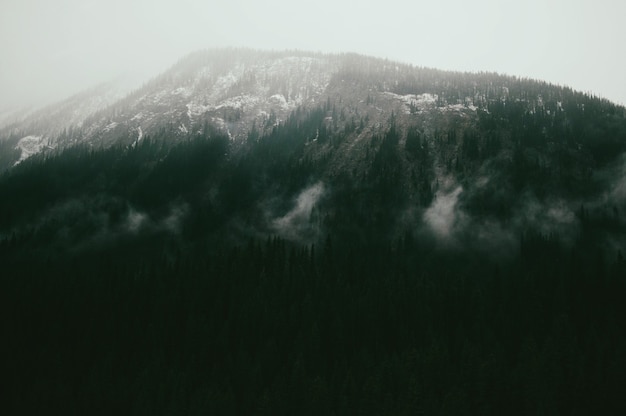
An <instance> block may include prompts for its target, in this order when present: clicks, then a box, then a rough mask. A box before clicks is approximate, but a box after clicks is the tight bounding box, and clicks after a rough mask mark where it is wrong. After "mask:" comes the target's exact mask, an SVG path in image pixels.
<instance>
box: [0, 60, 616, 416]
mask: <svg viewBox="0 0 626 416" xmlns="http://www.w3.org/2000/svg"><path fill="white" fill-rule="evenodd" d="M198 59H199V58H198ZM354 59H356V58H354ZM437 74H438V73H436V72H432V73H431V72H429V70H424V71H423V72H422V75H423V78H414V77H413V78H412V77H409V76H406V77H403V79H402V80H401V81H402V82H399V83H398V84H397V92H398V93H402V94H408V93H414V94H420V93H424V92H428V91H431V90H429V89H427V88H426V86H427V85H434V87H433V88H436V91H435V92H434V93H437V94H438V100H439V105H441V106H444V105H446V103H452V102H456V101H454V100H458V99H459V98H458V97H459V96H461V97H467V96H472V95H473V96H474V97H475V98H474V100H475V101H474V102H473V104H472V105H476V106H479V107H480V110H479V112H478V116H477V117H478V122H477V123H476V125H472V126H469V127H468V126H465V125H458V126H454V125H445V126H441V127H442V128H440V129H436V130H434V131H432V130H431V131H428V130H427V131H424V130H421V129H419V128H418V127H415V126H413V125H408V126H406V125H401V124H400V122H399V121H398V119H399V118H400V116H397V117H398V118H396V116H395V115H392V117H391V119H390V120H389V123H388V126H387V127H386V128H385V129H384V130H381V131H380V132H379V133H378V134H376V135H374V136H373V137H367V138H366V139H365V140H364V143H365V144H364V145H363V146H364V147H366V150H365V151H364V153H366V155H364V157H363V158H362V159H359V160H357V161H356V162H354V165H351V166H350V168H351V169H343V170H341V169H336V166H335V165H333V163H334V162H336V160H335V159H333V157H334V156H335V155H336V153H334V152H337V149H343V147H342V146H344V145H345V144H346V143H349V144H350V142H349V141H350V140H352V139H353V138H354V135H355V134H358V133H357V130H358V129H361V130H363V127H361V126H359V127H357V120H359V119H358V118H354V116H353V115H351V114H349V113H348V114H347V115H346V114H344V113H345V111H344V109H343V108H336V107H335V105H334V103H332V102H331V101H330V99H328V100H327V101H326V103H325V104H324V105H323V107H319V108H314V109H304V108H300V109H298V110H296V111H294V112H293V114H292V115H291V116H290V117H289V118H288V119H287V120H286V121H284V122H281V123H279V124H276V115H273V116H270V117H269V120H268V122H267V123H266V125H265V126H261V125H259V126H256V125H255V126H254V127H253V128H252V129H251V130H250V134H249V136H248V140H247V141H246V142H245V143H236V144H234V145H233V143H232V142H231V141H230V139H229V138H228V137H227V136H226V135H224V134H222V133H220V132H219V131H217V130H215V129H214V128H213V127H211V126H210V125H209V124H208V123H204V126H203V128H202V129H201V130H198V131H195V132H194V133H193V134H189V135H188V137H185V138H183V139H182V140H181V141H178V142H175V141H171V140H168V137H167V136H166V135H162V136H159V137H156V138H149V137H146V138H144V139H143V140H142V141H140V142H139V143H136V144H133V145H131V146H126V147H123V146H117V147H111V148H108V149H100V150H94V149H89V148H85V147H73V148H70V149H67V150H64V151H58V152H56V153H51V154H49V155H42V156H35V157H33V158H30V159H28V160H26V161H24V162H23V163H21V164H20V165H18V166H17V167H15V168H13V169H11V170H10V171H8V172H6V173H4V174H3V176H2V177H1V178H0V201H1V202H0V273H1V274H0V305H1V306H0V308H1V309H0V327H1V328H2V339H3V342H2V347H0V348H1V352H2V356H3V357H5V360H3V363H2V368H1V370H2V371H0V374H2V379H3V380H2V381H3V383H2V384H3V385H4V386H7V387H5V388H4V390H3V397H4V400H3V402H2V404H1V405H0V406H2V408H3V414H38V413H59V412H62V413H63V414H70V415H71V414H99V413H100V414H120V413H131V414H245V415H248V414H301V413H306V414H316V415H317V414H394V415H397V414H494V415H496V414H497V415H501V414H520V415H521V414H539V413H545V414H576V413H578V414H590V413H594V414H596V413H597V414H623V413H625V412H626V408H625V407H624V401H623V400H622V396H623V391H622V389H621V386H623V385H624V384H625V383H626V380H625V376H624V375H625V374H626V360H625V359H624V357H625V356H626V354H625V353H626V322H625V319H624V317H625V316H626V307H624V302H623V301H622V298H623V296H624V294H625V293H626V262H625V261H624V256H623V253H622V252H621V251H619V247H621V246H620V244H623V235H624V232H626V229H625V225H624V221H623V220H622V217H621V216H623V215H626V214H625V213H624V209H625V208H624V207H623V206H620V205H619V201H615V202H614V203H613V204H612V205H610V206H609V205H608V204H600V203H597V202H596V201H598V199H594V198H596V197H598V195H599V194H600V195H601V193H602V192H607V189H610V188H609V185H611V186H613V185H614V184H615V182H614V181H615V179H614V178H611V179H610V181H612V182H609V183H608V184H607V180H606V179H605V178H604V176H603V175H609V173H610V172H611V170H610V169H611V168H612V167H614V165H613V164H612V163H615V161H616V156H617V155H618V154H619V152H622V151H623V150H624V145H625V142H626V140H624V134H625V130H624V123H623V118H620V116H618V115H617V113H616V112H615V109H614V108H613V107H611V106H610V105H608V104H607V103H605V102H603V101H598V100H596V101H594V100H587V99H585V98H584V96H582V95H575V94H573V93H571V91H568V90H564V89H561V90H558V91H559V94H562V96H561V97H556V96H550V95H549V94H545V91H546V90H548V91H552V90H550V89H546V88H547V87H546V86H545V85H542V84H534V83H527V84H525V85H526V87H528V85H530V87H528V88H526V87H524V88H522V87H520V86H519V85H516V84H515V83H514V82H513V81H512V80H510V79H508V78H506V79H504V81H506V82H504V83H505V84H507V85H508V87H507V91H508V92H506V93H505V92H504V91H505V90H504V89H502V88H500V90H498V91H493V89H494V88H495V87H487V85H488V83H487V80H488V79H493V77H494V76H493V75H490V76H489V77H487V76H485V77H484V79H483V78H480V77H479V81H481V82H483V81H484V83H483V84H481V85H482V86H481V87H480V88H482V89H483V90H484V91H486V93H485V95H484V97H482V96H481V95H480V94H473V92H474V88H475V87H471V86H470V84H471V83H470V82H469V79H465V78H463V77H462V76H459V77H458V78H457V79H456V80H454V79H447V80H443V81H442V80H441V77H438V76H436V75H437ZM343 75H345V78H346V79H348V80H352V81H354V82H356V81H359V80H361V81H362V80H366V81H367V82H368V83H370V84H372V85H374V86H375V85H376V82H377V79H376V77H373V78H372V76H371V74H369V75H368V74H363V73H360V72H358V71H357V72H356V73H352V74H343ZM435 78H437V79H438V81H437V82H434V81H433V79H435ZM496 78H497V77H496ZM164 82H165V81H164ZM250 82H251V81H250ZM335 82H336V80H335ZM381 82H382V80H381ZM233 88H244V87H243V86H235V87H233ZM276 88H277V89H281V88H283V87H282V86H281V85H280V82H278V81H277V82H276ZM428 88H430V87H428ZM480 88H479V89H480ZM539 93H542V94H541V95H542V96H543V102H544V106H543V107H542V108H541V109H536V110H533V111H530V107H528V106H525V105H522V104H520V102H519V101H517V99H518V98H520V99H521V98H524V99H526V100H527V101H526V103H529V102H532V103H536V102H537V96H538V95H539ZM503 96H507V97H508V99H505V100H503V99H502V98H503ZM377 97H378V96H377V95H376V96H369V95H368V97H367V101H366V105H374V104H375V103H376V100H377ZM561 100H562V101H561ZM557 103H561V104H557ZM583 103H584V104H585V105H584V106H582V104H583ZM583 108H584V109H583ZM560 109H562V111H561V110H560ZM225 111H226V110H225ZM416 111H417V110H416V109H414V111H413V113H414V114H409V115H407V117H413V116H416V114H415V113H416ZM548 111H549V113H548ZM331 113H332V114H333V116H332V120H330V119H329V118H328V114H331ZM228 116H229V117H232V120H236V119H237V118H238V117H241V114H237V113H236V112H232V113H231V112H229V115H228ZM360 120H364V118H361V119H360ZM361 124H365V122H361ZM403 129H404V130H403ZM68 134H69V133H68ZM1 143H9V142H1ZM403 144H404V145H403ZM10 146H14V144H8V145H7V147H10ZM236 146H240V148H238V149H237V151H235V150H234V149H235V148H236ZM436 171H437V172H438V173H437V172H436ZM442 172H443V173H442ZM607 172H609V173H607ZM436 173H437V174H436ZM445 176H450V177H452V178H454V180H455V181H457V182H458V183H455V186H457V185H458V186H462V187H463V188H464V192H463V193H462V194H459V195H460V196H459V200H458V205H457V206H456V207H455V209H458V210H463V215H464V217H463V216H461V220H464V221H467V222H470V219H468V218H471V219H473V220H474V221H475V223H474V224H470V225H468V226H467V229H465V230H464V231H463V232H462V233H459V236H458V241H452V242H449V244H446V242H445V241H444V242H441V241H439V240H438V239H437V238H436V237H435V236H434V234H433V233H432V232H431V231H429V229H428V227H427V226H426V225H425V224H424V223H423V221H422V220H420V218H422V216H423V215H424V212H425V211H426V210H427V209H428V208H429V207H432V206H433V205H432V203H433V201H435V198H438V197H439V196H440V193H438V191H439V189H438V186H439V183H438V179H437V178H439V177H445ZM481 177H484V178H486V180H485V181H484V182H480V184H479V185H477V183H478V182H479V179H480V178H481ZM319 181H323V183H324V185H325V187H326V188H325V189H328V191H326V193H325V194H324V196H323V197H321V198H320V200H319V202H318V203H317V204H316V205H315V207H314V209H312V210H311V213H310V214H308V213H307V215H308V218H305V219H304V220H302V221H304V222H306V223H307V225H308V226H311V227H312V226H315V227H318V228H319V229H320V230H322V231H323V232H322V231H320V232H319V235H321V236H323V237H322V238H315V239H309V240H307V239H304V238H303V239H301V240H299V239H298V238H292V239H291V240H288V239H286V238H280V237H277V236H274V234H276V233H278V232H279V231H277V228H276V227H275V226H274V225H273V224H274V223H275V220H276V218H281V217H283V216H285V214H287V213H288V212H290V210H292V209H293V207H294V205H297V204H298V196H299V195H300V193H301V192H302V190H303V189H307V187H309V186H310V185H311V184H314V183H317V182H319ZM441 186H442V188H443V186H444V185H443V184H442V185H441ZM441 192H445V189H443V190H442V191H441ZM601 196H602V195H601ZM556 197H560V198H570V199H568V201H569V202H570V203H571V201H576V203H578V201H591V202H590V203H589V204H588V205H582V206H581V207H580V209H579V211H578V212H577V217H576V218H575V220H572V223H573V224H574V223H575V224H576V225H577V226H578V228H576V229H575V230H574V231H572V232H571V235H568V236H567V237H564V236H559V235H557V234H556V233H554V232H552V233H550V232H546V231H545V229H544V227H541V225H542V224H541V223H540V222H539V221H538V220H537V221H536V222H532V221H533V220H534V218H530V219H528V218H525V217H524V216H523V215H521V214H520V211H523V210H524V203H528V201H531V202H536V203H537V204H540V203H544V202H546V201H549V200H550V198H556ZM547 206H548V205H547V203H546V204H544V205H542V207H547ZM412 213H417V214H414V215H415V217H414V218H411V214H412ZM531 214H532V215H535V216H537V215H541V214H542V213H541V212H539V214H538V213H537V211H532V212H531ZM530 216H531V215H530V214H529V217H530ZM461 220H459V221H461ZM522 220H527V222H525V223H523V225H519V224H518V223H517V222H521V221H522ZM481 221H484V224H488V225H489V224H496V225H497V226H499V227H501V228H502V229H503V230H504V231H503V232H510V233H513V234H512V235H515V237H514V239H516V241H515V243H513V252H512V253H510V254H509V255H507V256H504V255H503V256H500V255H498V254H497V253H495V254H494V253H490V252H487V249H486V248H485V247H481V246H480V243H476V244H473V243H472V242H473V241H479V240H477V239H474V240H472V239H471V237H472V235H471V234H474V233H476V234H480V231H481V229H480V228H479V227H480V226H481V225H484V224H483V222H481ZM533 225H537V226H536V227H534V226H533ZM544 225H545V224H544ZM472 227H473V228H472ZM467 241H469V242H470V243H467V244H466V242H467ZM488 247H490V248H493V247H495V248H496V249H498V248H499V247H496V243H492V244H491V245H490V246H488Z"/></svg>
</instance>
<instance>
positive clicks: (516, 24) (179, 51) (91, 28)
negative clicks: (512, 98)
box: [0, 0, 626, 109]
mask: <svg viewBox="0 0 626 416" xmlns="http://www.w3.org/2000/svg"><path fill="white" fill-rule="evenodd" d="M625 43H626V1H625V0H593V1H592V0H526V1H521V0H519V1H509V0H499V1H498V0H428V1H423V0H406V1H400V0H381V1H375V2H374V1H367V0H362V1H360V2H355V1H340V0H314V1H309V0H299V1H298V0H296V1H287V0H263V1H259V0H204V1H200V0H175V1H164V0H54V1H51V0H0V109H1V108H2V107H4V108H6V107H8V106H13V105H16V104H19V105H24V104H27V103H35V104H41V103H42V102H50V101H53V100H58V99H62V98H64V97H66V96H69V95H72V94H74V93H76V92H78V91H80V90H82V89H84V88H87V87H90V86H93V85H96V84H98V83H100V82H103V81H107V80H110V79H112V78H114V77H117V76H118V75H120V74H125V73H126V74H128V73H131V74H136V75H137V74H139V75H142V76H146V77H149V76H150V77H151V76H154V75H156V74H157V73H159V72H161V71H163V70H165V69H167V68H168V67H170V66H171V65H172V64H174V63H175V62H176V61H177V60H178V59H180V58H181V57H182V56H184V55H186V54H187V53H189V52H192V51H194V50H197V49H202V48H207V47H221V46H224V47H226V46H246V47H252V48H260V49H274V50H281V49H301V50H312V51H323V52H358V53H363V54H368V55H373V56H378V57H382V58H389V59H393V60H399V61H402V62H406V63H411V64H415V65H419V66H429V67H436V68H441V69H454V70H466V71H497V72H500V73H506V74H510V75H518V76H528V77H532V78H539V79H543V80H546V81H549V82H552V83H555V84H564V85H569V86H571V87H573V88H575V89H577V90H582V91H585V92H592V93H594V94H597V95H600V96H602V97H605V98H608V99H610V100H613V101H617V102H619V103H622V104H626V45H625Z"/></svg>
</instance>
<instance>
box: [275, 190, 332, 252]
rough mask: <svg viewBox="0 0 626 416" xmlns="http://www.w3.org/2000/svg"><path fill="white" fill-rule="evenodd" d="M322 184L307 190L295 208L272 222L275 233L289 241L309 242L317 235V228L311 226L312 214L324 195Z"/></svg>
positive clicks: (299, 196)
mask: <svg viewBox="0 0 626 416" xmlns="http://www.w3.org/2000/svg"><path fill="white" fill-rule="evenodd" d="M324 192H325V189H324V184H323V183H322V182H317V183H316V184H314V185H311V186H309V187H308V188H305V189H304V190H303V191H302V192H300V194H299V195H298V197H297V198H296V201H295V206H294V207H293V208H292V209H291V210H290V211H289V212H288V213H287V214H285V215H284V216H282V217H280V218H277V219H275V220H274V221H273V222H272V228H273V229H274V231H275V232H277V233H278V234H279V235H281V236H282V237H284V238H287V239H289V240H308V239H311V238H314V237H315V236H316V235H317V231H318V229H317V227H316V226H315V224H311V221H310V219H311V212H312V211H313V208H314V207H315V205H316V204H317V203H318V201H319V200H320V198H321V197H322V196H323V195H324Z"/></svg>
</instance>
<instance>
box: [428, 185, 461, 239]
mask: <svg viewBox="0 0 626 416" xmlns="http://www.w3.org/2000/svg"><path fill="white" fill-rule="evenodd" d="M462 192H463V187H461V186H458V187H456V188H455V189H454V190H452V191H450V192H447V193H446V192H441V191H438V192H437V194H436V195H435V199H434V200H433V203H432V204H431V205H430V207H429V208H428V209H427V210H426V211H425V212H424V217H423V218H424V222H425V223H426V224H427V225H428V226H429V227H430V229H431V230H432V231H433V233H434V234H435V236H436V237H437V238H439V239H441V240H449V239H450V238H452V236H453V232H454V229H455V227H456V226H457V225H458V222H459V220H460V217H462V216H463V213H462V212H461V211H460V210H459V209H458V208H457V205H458V202H459V195H461V193H462Z"/></svg>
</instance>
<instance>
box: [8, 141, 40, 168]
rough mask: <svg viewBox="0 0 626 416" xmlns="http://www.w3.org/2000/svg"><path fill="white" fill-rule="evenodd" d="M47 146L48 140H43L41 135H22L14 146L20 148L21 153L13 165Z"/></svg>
mask: <svg viewBox="0 0 626 416" xmlns="http://www.w3.org/2000/svg"><path fill="white" fill-rule="evenodd" d="M47 146H48V141H47V140H44V137H43V136H26V137H22V138H21V139H20V140H19V141H18V142H17V145H16V146H15V149H20V150H21V152H22V153H21V154H20V158H19V160H18V161H17V162H15V164H14V165H13V166H15V165H18V164H19V163H21V162H23V161H24V160H26V159H28V158H29V157H31V156H32V155H34V154H37V153H39V152H41V151H42V150H43V149H44V148H46V147H47Z"/></svg>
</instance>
